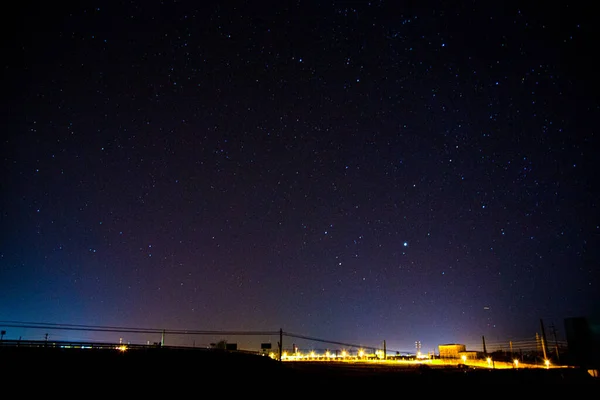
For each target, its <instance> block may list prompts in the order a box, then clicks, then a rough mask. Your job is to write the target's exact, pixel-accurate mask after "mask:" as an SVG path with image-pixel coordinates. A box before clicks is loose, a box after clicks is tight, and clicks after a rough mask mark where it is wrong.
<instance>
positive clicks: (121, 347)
mask: <svg viewBox="0 0 600 400" xmlns="http://www.w3.org/2000/svg"><path fill="white" fill-rule="evenodd" d="M117 349H119V351H122V352H124V351H126V350H127V346H125V345H123V346H119V347H117Z"/></svg>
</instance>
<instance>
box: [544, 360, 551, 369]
mask: <svg viewBox="0 0 600 400" xmlns="http://www.w3.org/2000/svg"><path fill="white" fill-rule="evenodd" d="M544 364H546V368H548V367H549V366H550V360H545V361H544Z"/></svg>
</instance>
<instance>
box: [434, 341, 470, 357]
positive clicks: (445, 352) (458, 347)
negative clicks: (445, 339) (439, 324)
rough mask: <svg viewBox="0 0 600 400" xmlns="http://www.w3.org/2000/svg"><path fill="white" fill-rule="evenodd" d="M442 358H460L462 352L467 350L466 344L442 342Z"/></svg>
mask: <svg viewBox="0 0 600 400" xmlns="http://www.w3.org/2000/svg"><path fill="white" fill-rule="evenodd" d="M438 347H439V350H440V358H460V353H462V352H465V351H467V348H466V346H465V345H464V344H454V343H453V344H440V345H439V346H438Z"/></svg>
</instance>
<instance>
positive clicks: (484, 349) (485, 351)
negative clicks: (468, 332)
mask: <svg viewBox="0 0 600 400" xmlns="http://www.w3.org/2000/svg"><path fill="white" fill-rule="evenodd" d="M481 340H482V341H483V354H485V355H486V356H487V349H486V348H485V336H481Z"/></svg>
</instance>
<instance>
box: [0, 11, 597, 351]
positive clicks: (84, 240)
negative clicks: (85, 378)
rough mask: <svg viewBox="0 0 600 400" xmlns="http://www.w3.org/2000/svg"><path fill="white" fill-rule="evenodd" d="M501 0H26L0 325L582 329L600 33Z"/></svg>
mask: <svg viewBox="0 0 600 400" xmlns="http://www.w3.org/2000/svg"><path fill="white" fill-rule="evenodd" d="M199 3H203V5H199ZM487 3H488V2H465V3H463V5H462V6H460V7H454V8H452V7H448V6H447V5H440V4H441V3H440V4H438V5H435V4H434V5H431V4H429V5H427V6H425V5H422V6H419V7H418V8H415V7H408V6H407V7H402V6H399V5H397V4H396V2H382V1H374V2H370V3H367V2H364V3H362V2H361V3H358V2H309V1H306V2H304V1H301V2H294V3H290V4H289V5H281V3H273V4H276V5H273V6H266V5H263V6H257V5H256V4H249V3H243V2H225V3H223V2H220V4H219V2H214V3H211V2H188V1H180V2H173V1H163V2H156V1H139V2H136V1H131V2H97V3H92V2H86V4H79V5H72V4H69V3H68V2H67V3H64V4H63V5H55V4H46V3H40V4H28V5H22V6H21V7H22V9H21V10H19V11H16V12H15V14H13V15H11V16H7V17H6V18H8V19H9V20H10V21H8V22H9V23H10V25H12V26H14V29H12V30H11V32H9V33H8V34H6V35H5V37H4V38H3V41H4V46H3V47H4V48H5V49H6V50H5V55H8V57H3V61H2V69H3V74H2V87H3V88H4V89H3V96H2V99H3V110H4V112H3V132H4V134H3V139H2V147H1V148H2V191H1V193H2V197H1V198H2V203H1V211H2V214H1V225H2V240H1V242H0V257H1V258H0V320H20V321H38V322H56V323H76V324H94V325H120V326H133V327H152V328H161V329H162V328H167V329H207V330H220V329H235V330H278V329H279V328H283V329H284V330H286V331H290V332H296V333H300V334H306V335H310V336H315V337H324V338H329V339H333V340H339V341H346V342H353V343H354V342H356V343H364V344H376V343H379V342H380V341H381V340H383V339H386V340H387V342H388V346H389V347H390V348H392V347H393V348H397V349H402V350H404V349H407V350H411V349H412V348H413V347H414V342H415V341H416V340H420V341H421V342H422V343H423V349H430V348H433V347H435V346H437V345H438V344H440V343H445V342H459V343H467V344H471V343H474V344H477V343H479V341H480V338H481V336H482V335H486V337H488V338H490V340H491V341H508V340H510V339H515V338H517V339H527V338H532V337H535V333H536V332H539V320H540V318H543V319H544V321H547V322H548V323H551V322H553V323H554V324H555V325H556V326H557V328H558V330H559V335H560V334H562V335H563V336H564V334H563V333H562V327H563V325H562V324H563V319H564V318H566V317H573V316H592V315H595V314H596V313H597V312H598V305H599V304H600V301H599V300H600V299H599V295H598V293H599V292H598V285H599V284H600V281H599V279H598V278H599V277H598V268H597V266H598V245H599V243H598V236H599V233H600V227H599V225H600V221H599V219H598V212H597V206H598V204H597V202H598V190H597V187H598V185H597V183H598V182H597V179H596V174H595V171H597V170H599V168H598V160H597V153H598V145H597V144H598V142H597V135H598V132H597V121H598V115H599V112H598V111H599V106H598V91H597V90H598V86H597V82H596V79H595V78H596V72H595V71H597V70H598V65H597V61H596V60H595V58H594V54H595V48H596V43H595V42H594V41H593V37H594V35H595V34H597V32H595V25H593V24H594V22H593V20H592V18H591V15H590V10H586V9H584V8H583V6H573V5H569V6H567V5H560V6H558V5H556V6H550V7H548V6H547V5H544V7H543V8H540V7H536V6H527V7H525V8H523V7H521V8H519V7H516V6H512V5H510V4H508V3H506V4H505V5H502V6H499V5H489V4H487ZM9 334H10V332H9ZM15 334H16V332H13V335H15ZM27 335H29V336H31V338H39V337H41V335H42V333H41V332H28V333H27ZM36 335H37V336H36ZM9 336H10V335H9ZM33 336H35V337H33ZM74 338H78V336H77V334H75V336H74Z"/></svg>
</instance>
